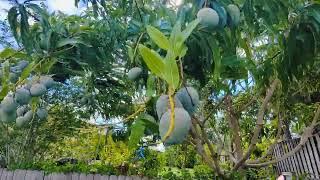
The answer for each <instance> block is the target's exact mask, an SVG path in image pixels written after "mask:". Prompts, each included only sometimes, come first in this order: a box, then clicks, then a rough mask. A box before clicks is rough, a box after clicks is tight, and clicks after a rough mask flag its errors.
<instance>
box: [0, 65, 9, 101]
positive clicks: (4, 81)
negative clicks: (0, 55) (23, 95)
mask: <svg viewBox="0 0 320 180" xmlns="http://www.w3.org/2000/svg"><path fill="white" fill-rule="evenodd" d="M9 68H10V64H9V61H5V62H4V63H3V66H2V78H1V86H2V89H1V92H0V99H1V100H2V99H3V98H4V97H5V96H6V95H7V94H8V92H9V90H10V87H9V83H8V79H9Z"/></svg>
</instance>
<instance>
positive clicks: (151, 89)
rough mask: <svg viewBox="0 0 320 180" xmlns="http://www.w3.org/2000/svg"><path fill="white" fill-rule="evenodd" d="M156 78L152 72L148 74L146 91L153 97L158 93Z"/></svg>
mask: <svg viewBox="0 0 320 180" xmlns="http://www.w3.org/2000/svg"><path fill="white" fill-rule="evenodd" d="M155 80H156V78H155V77H154V76H153V75H152V74H151V75H149V76H148V79H147V93H146V94H147V96H148V97H152V96H153V95H155V94H156V87H155Z"/></svg>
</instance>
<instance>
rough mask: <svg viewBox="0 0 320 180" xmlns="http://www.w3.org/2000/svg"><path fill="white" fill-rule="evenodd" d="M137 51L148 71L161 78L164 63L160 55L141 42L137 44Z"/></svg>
mask: <svg viewBox="0 0 320 180" xmlns="http://www.w3.org/2000/svg"><path fill="white" fill-rule="evenodd" d="M139 51H140V54H141V56H142V58H143V60H144V62H145V63H146V64H147V66H148V68H149V69H150V71H151V72H152V73H154V74H155V75H157V76H158V77H160V78H163V77H164V72H165V64H164V61H163V59H162V57H161V56H160V55H159V54H158V53H157V52H155V51H153V50H151V49H149V48H147V47H146V46H144V45H142V44H139Z"/></svg>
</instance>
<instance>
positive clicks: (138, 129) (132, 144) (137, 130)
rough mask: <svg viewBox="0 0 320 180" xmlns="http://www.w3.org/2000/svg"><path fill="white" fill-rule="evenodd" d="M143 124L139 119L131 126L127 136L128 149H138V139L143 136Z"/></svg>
mask: <svg viewBox="0 0 320 180" xmlns="http://www.w3.org/2000/svg"><path fill="white" fill-rule="evenodd" d="M144 130H145V124H144V122H143V121H142V120H141V117H139V118H138V119H137V120H136V121H135V122H134V123H133V124H132V126H131V133H130V136H129V142H128V146H129V148H130V149H135V148H136V147H138V143H139V141H140V139H141V138H142V137H143V135H144Z"/></svg>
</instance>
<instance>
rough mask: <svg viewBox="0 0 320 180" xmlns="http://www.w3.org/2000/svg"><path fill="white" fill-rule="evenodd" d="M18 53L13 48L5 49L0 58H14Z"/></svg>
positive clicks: (0, 53)
mask: <svg viewBox="0 0 320 180" xmlns="http://www.w3.org/2000/svg"><path fill="white" fill-rule="evenodd" d="M15 53H16V51H15V50H14V49H12V48H5V49H4V50H3V51H1V52H0V58H1V59H6V58H8V57H10V56H13V55H14V54H15Z"/></svg>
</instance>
